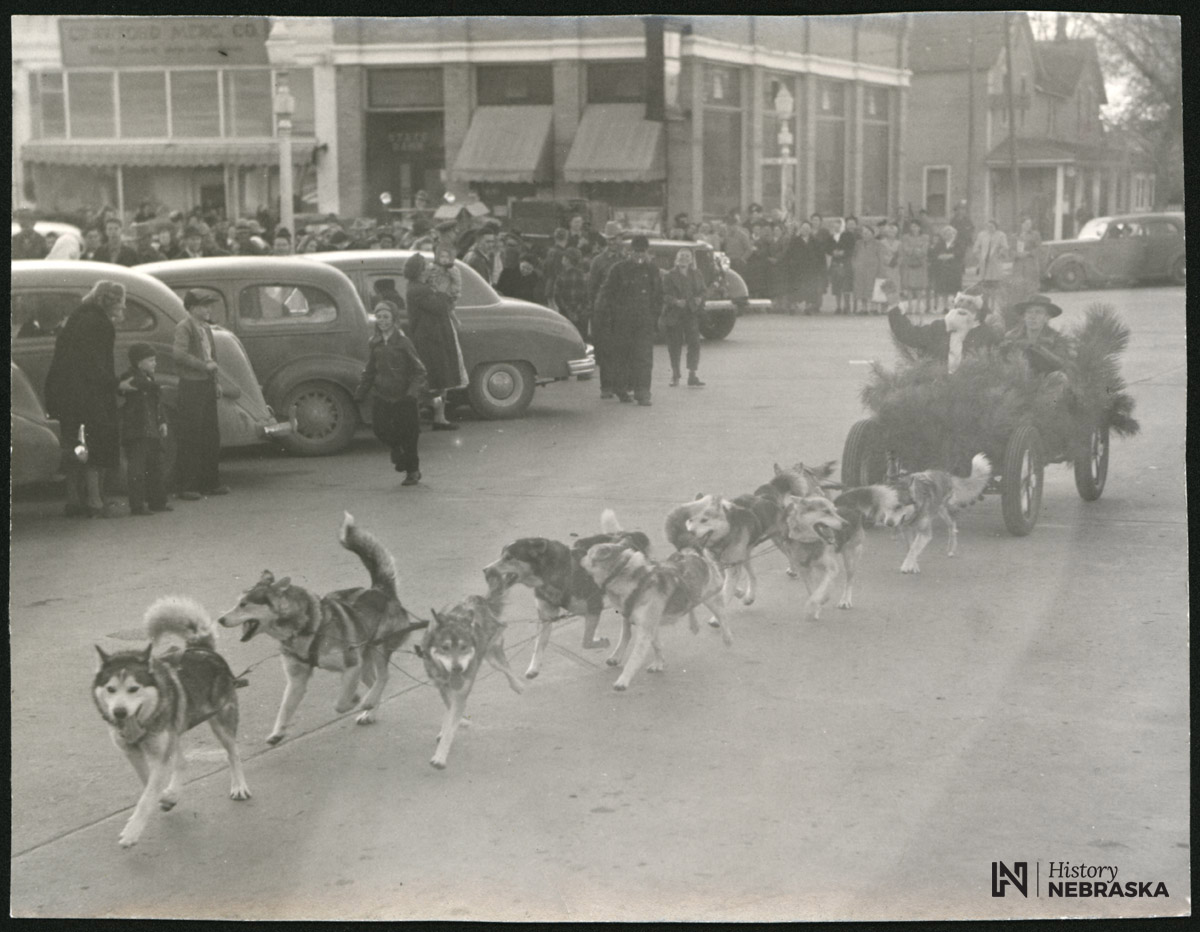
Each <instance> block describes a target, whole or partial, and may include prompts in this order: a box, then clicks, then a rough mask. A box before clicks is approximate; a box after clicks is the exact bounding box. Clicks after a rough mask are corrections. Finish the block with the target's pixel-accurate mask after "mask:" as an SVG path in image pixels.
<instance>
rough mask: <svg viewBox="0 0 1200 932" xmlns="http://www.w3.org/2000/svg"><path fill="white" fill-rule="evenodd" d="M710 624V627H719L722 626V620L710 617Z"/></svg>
mask: <svg viewBox="0 0 1200 932" xmlns="http://www.w3.org/2000/svg"><path fill="white" fill-rule="evenodd" d="M708 626H709V627H710V628H719V627H721V621H720V619H717V618H710V619H708Z"/></svg>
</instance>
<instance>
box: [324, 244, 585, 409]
mask: <svg viewBox="0 0 1200 932" xmlns="http://www.w3.org/2000/svg"><path fill="white" fill-rule="evenodd" d="M411 255H412V252H411V251H410V250H382V249H364V250H352V251H347V252H325V253H319V252H318V253H309V254H307V255H306V256H304V257H303V258H304V259H305V260H308V261H312V260H316V261H313V262H312V264H314V265H318V264H323V265H328V266H333V267H334V268H336V269H340V270H341V271H342V272H344V273H345V274H346V275H348V276H350V279H351V280H352V281H353V282H354V287H355V288H357V289H358V293H359V294H360V295H361V296H362V299H363V301H365V302H366V303H367V305H368V307H369V306H371V304H372V302H373V300H374V299H375V298H377V297H379V293H378V289H379V287H384V288H394V289H395V293H398V294H399V295H400V296H401V297H403V296H404V294H405V286H406V285H407V282H406V280H405V278H404V263H405V262H407V261H408V258H409V256H411ZM457 266H458V270H459V272H460V273H461V274H462V297H461V298H460V299H459V301H458V306H457V309H456V312H455V313H456V315H457V317H458V322H459V342H460V343H461V345H462V353H463V362H464V364H465V366H466V370H467V373H468V375H469V377H470V383H469V385H468V387H467V389H466V392H465V395H466V399H467V400H468V401H469V402H470V405H471V407H472V408H474V409H475V411H476V413H478V414H479V415H480V416H481V417H485V418H515V417H520V416H521V415H522V414H523V413H524V412H525V410H526V409H527V408H528V407H529V404H530V402H531V401H532V399H533V390H534V387H535V386H538V385H546V384H548V383H550V382H556V381H561V380H564V379H570V378H577V379H586V378H590V377H591V375H592V373H593V372H594V371H595V368H596V361H595V358H594V357H593V356H592V353H591V350H590V348H589V347H588V346H587V344H585V343H584V342H583V340H582V339H581V338H580V336H579V331H577V330H576V329H575V326H574V325H573V324H572V323H571V322H570V321H569V320H567V319H566V318H565V317H563V316H562V315H561V314H559V313H558V312H557V311H552V310H550V309H549V308H547V307H542V306H541V305H540V304H531V303H529V302H528V301H518V300H516V299H514V298H505V297H501V296H500V295H498V294H497V293H496V291H495V290H494V289H493V288H492V287H491V286H490V285H489V284H488V283H487V282H485V281H484V280H483V279H482V278H481V277H480V276H479V274H478V273H476V272H475V270H474V269H472V268H471V267H470V266H468V265H467V264H466V263H464V262H459V263H458V264H457ZM381 282H386V283H387V284H386V285H381ZM399 321H400V325H401V326H402V327H403V326H404V325H405V323H406V322H407V317H406V314H405V312H404V311H403V310H402V311H401V312H400V318H399ZM359 352H360V354H361V358H363V359H365V358H366V338H365V337H364V338H363V341H362V346H361V348H360V350H359ZM454 400H455V399H454V398H451V401H454Z"/></svg>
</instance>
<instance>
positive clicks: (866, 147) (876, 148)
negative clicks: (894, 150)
mask: <svg viewBox="0 0 1200 932" xmlns="http://www.w3.org/2000/svg"><path fill="white" fill-rule="evenodd" d="M888 145H889V138H888V125H887V124H886V123H865V122H864V123H863V128H862V153H863V159H862V212H863V213H864V214H865V215H867V216H885V215H887V213H888V168H889V165H890V161H891V160H890V159H889V158H888Z"/></svg>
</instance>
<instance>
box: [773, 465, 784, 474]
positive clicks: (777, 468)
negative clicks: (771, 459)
mask: <svg viewBox="0 0 1200 932" xmlns="http://www.w3.org/2000/svg"><path fill="white" fill-rule="evenodd" d="M775 475H777V476H782V475H783V470H782V469H780V468H779V464H778V463H776V464H775Z"/></svg>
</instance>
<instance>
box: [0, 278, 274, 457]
mask: <svg viewBox="0 0 1200 932" xmlns="http://www.w3.org/2000/svg"><path fill="white" fill-rule="evenodd" d="M102 278H103V279H108V280H109V281H115V282H119V283H120V284H122V285H124V286H125V320H124V321H123V322H122V323H120V324H118V325H117V341H116V347H115V349H114V350H113V355H114V357H115V361H116V365H117V372H118V373H120V372H122V371H124V370H125V369H126V368H128V366H129V357H128V351H129V347H130V345H132V344H133V343H149V344H150V345H151V346H152V347H154V350H155V355H156V356H157V358H158V372H157V375H156V378H157V380H158V382H159V384H161V385H162V402H163V406H164V408H165V409H166V411H167V416H168V423H170V422H171V420H172V418H173V412H174V410H175V406H176V400H177V394H178V383H179V379H178V376H177V374H176V373H177V369H176V366H175V361H174V359H173V358H172V347H173V344H174V340H175V325H176V324H177V323H179V322H180V321H181V320H183V319H184V318H185V317H186V316H187V311H185V310H184V309H183V303H182V302H181V301H180V300H179V298H178V297H176V295H175V294H173V293H172V292H171V290H170V289H169V288H167V287H166V286H165V285H163V284H162V283H161V282H159V281H156V280H155V279H153V278H151V277H150V276H148V275H144V274H142V273H141V272H140V271H136V270H134V269H127V268H125V267H123V266H120V265H110V264H108V263H102V262H81V261H66V260H61V261H60V260H53V261H51V260H47V259H27V260H22V261H19V262H13V263H12V278H11V282H10V305H11V308H12V330H11V335H12V362H13V363H15V364H16V365H17V366H19V367H20V368H21V370H22V371H23V372H24V375H25V376H26V377H27V384H28V385H29V386H30V387H31V389H32V390H33V392H34V395H35V397H36V398H37V399H38V404H39V405H42V404H43V400H44V395H43V394H42V392H43V390H44V387H45V384H46V372H47V370H48V369H49V368H50V360H51V359H52V358H53V356H54V340H55V337H56V335H57V333H58V331H59V329H60V328H61V326H62V324H63V322H64V321H65V320H66V318H67V315H69V314H70V313H71V311H72V310H74V309H75V308H76V307H77V306H78V305H79V302H80V301H81V300H82V298H83V296H84V295H85V294H87V292H88V291H89V290H90V289H91V287H92V286H93V285H94V284H95V283H96V282H97V281H98V280H100V279H102ZM214 339H215V342H216V349H217V359H218V361H219V362H220V364H221V370H220V386H221V401H220V403H219V404H218V406H217V413H218V418H219V422H220V431H221V446H223V447H243V446H251V445H254V444H259V443H262V442H264V441H266V440H275V439H280V438H282V437H285V436H286V435H287V434H288V432H289V431H290V430H291V425H290V424H289V423H288V422H286V421H285V422H283V423H280V422H279V421H278V420H277V419H276V418H275V415H274V413H273V412H272V410H271V409H270V408H269V407H267V403H266V402H265V401H264V400H263V396H262V391H261V390H260V389H259V387H258V380H257V379H256V378H255V377H254V371H253V370H252V369H251V367H250V360H249V359H248V358H247V356H246V352H245V350H244V349H243V348H242V345H241V343H239V342H238V339H237V337H236V336H234V335H233V334H232V333H230V332H229V331H228V330H225V329H222V328H220V327H217V328H214ZM13 384H14V386H16V385H17V384H18V382H17V379H16V378H15V377H14V379H13ZM27 400H28V399H26V401H27ZM17 403H18V396H17V388H15V387H14V390H13V401H12V410H13V412H14V413H16V412H17ZM42 410H43V411H44V408H43V409H42ZM43 419H44V416H43ZM168 434H169V435H168V444H167V451H166V453H167V460H168V464H169V463H170V462H171V461H172V460H173V456H174V444H173V443H172V442H171V441H172V440H173V438H174V431H169V432H168ZM14 456H15V454H14Z"/></svg>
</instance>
